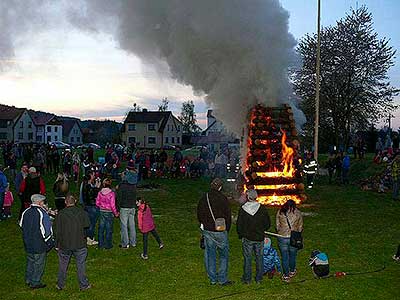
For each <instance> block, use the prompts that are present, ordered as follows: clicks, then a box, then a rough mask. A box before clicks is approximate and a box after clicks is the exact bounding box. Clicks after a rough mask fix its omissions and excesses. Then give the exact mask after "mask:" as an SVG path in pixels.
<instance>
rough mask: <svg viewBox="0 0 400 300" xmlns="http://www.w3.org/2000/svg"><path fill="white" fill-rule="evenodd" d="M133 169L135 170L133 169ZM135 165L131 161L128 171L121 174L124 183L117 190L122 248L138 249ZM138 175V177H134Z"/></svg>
mask: <svg viewBox="0 0 400 300" xmlns="http://www.w3.org/2000/svg"><path fill="white" fill-rule="evenodd" d="M132 168H133V169H132ZM134 168H135V164H134V163H133V161H130V162H129V163H128V166H127V170H126V171H124V172H123V173H122V174H121V180H122V182H121V183H120V184H119V186H118V189H117V200H116V201H117V209H118V211H119V213H120V217H119V218H120V225H121V244H120V248H122V249H128V248H129V247H136V228H135V207H136V183H137V173H135V170H134ZM135 174H136V177H135V176H134V175H135Z"/></svg>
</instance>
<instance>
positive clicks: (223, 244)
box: [197, 178, 303, 286]
mask: <svg viewBox="0 0 400 300" xmlns="http://www.w3.org/2000/svg"><path fill="white" fill-rule="evenodd" d="M222 188H223V182H222V180H221V179H219V178H215V179H214V180H213V181H212V182H211V189H210V191H209V192H207V193H205V194H204V195H203V196H202V198H201V199H200V201H199V203H198V206H197V218H198V221H199V223H200V229H201V232H202V235H203V238H204V248H205V249H204V263H205V267H206V272H207V275H208V278H209V280H210V284H211V285H216V284H220V285H223V286H225V285H231V284H233V281H231V280H230V279H229V276H228V266H229V238H228V233H229V231H230V229H231V224H232V219H231V218H232V216H231V209H230V203H229V200H228V199H227V197H226V196H225V195H224V194H223V193H222V192H221V191H222ZM257 196H258V195H257V192H256V191H255V190H252V189H249V190H247V191H246V192H245V194H244V195H243V196H242V197H241V198H240V204H241V208H240V210H239V214H238V218H237V226H236V229H237V233H238V237H239V239H241V241H242V250H243V275H242V278H241V281H242V282H243V283H245V284H249V283H250V282H251V280H252V276H251V274H252V268H251V265H252V256H253V255H254V257H255V261H256V275H255V282H256V283H261V281H262V280H263V277H264V275H268V277H269V278H272V277H273V276H274V274H275V273H278V272H281V263H280V259H279V257H278V256H277V254H276V251H274V249H273V248H272V247H271V240H270V239H269V238H267V237H266V236H265V232H266V231H267V230H268V229H269V227H270V226H271V223H270V218H269V214H268V210H267V208H266V207H265V206H263V205H261V204H260V203H259V202H257ZM220 219H223V220H224V226H222V228H221V227H220V226H217V223H219V222H218V220H220ZM276 228H277V233H278V236H279V237H278V246H279V250H280V253H281V257H282V272H283V274H282V280H283V281H285V282H289V281H290V280H291V278H293V277H294V276H296V274H297V269H296V257H297V250H298V249H297V248H295V247H293V246H292V245H291V244H290V232H291V231H292V230H294V231H299V232H301V231H303V219H302V215H301V213H300V211H299V210H298V209H297V208H296V204H295V202H294V201H293V200H288V201H287V202H286V203H285V204H284V205H283V206H282V208H281V209H280V210H279V211H278V212H277V215H276ZM218 256H219V257H218ZM217 261H218V262H219V269H218V271H217Z"/></svg>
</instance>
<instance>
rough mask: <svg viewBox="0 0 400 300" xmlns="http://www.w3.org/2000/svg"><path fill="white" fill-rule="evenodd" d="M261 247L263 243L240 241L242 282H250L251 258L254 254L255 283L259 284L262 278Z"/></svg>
mask: <svg viewBox="0 0 400 300" xmlns="http://www.w3.org/2000/svg"><path fill="white" fill-rule="evenodd" d="M263 246H264V242H263V241H261V242H258V241H250V240H248V239H245V238H243V239H242V250H243V259H244V262H243V277H242V281H244V282H250V281H251V258H252V254H253V252H254V256H255V259H256V282H260V281H261V280H262V278H263V273H264V268H263Z"/></svg>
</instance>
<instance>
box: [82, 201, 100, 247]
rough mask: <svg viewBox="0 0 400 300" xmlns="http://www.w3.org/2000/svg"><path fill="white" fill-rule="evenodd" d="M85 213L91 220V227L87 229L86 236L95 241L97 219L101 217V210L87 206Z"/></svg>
mask: <svg viewBox="0 0 400 300" xmlns="http://www.w3.org/2000/svg"><path fill="white" fill-rule="evenodd" d="M85 211H86V212H87V214H88V216H89V220H90V226H89V228H88V229H86V236H87V237H88V238H91V239H92V240H93V239H94V231H95V229H96V223H97V218H98V217H99V209H98V207H96V206H85Z"/></svg>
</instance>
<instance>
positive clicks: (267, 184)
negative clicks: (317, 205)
mask: <svg viewBox="0 0 400 300" xmlns="http://www.w3.org/2000/svg"><path fill="white" fill-rule="evenodd" d="M249 119H250V122H249V128H248V129H249V131H248V140H247V159H246V168H245V178H246V184H245V187H244V188H245V189H247V188H254V189H255V190H257V193H258V195H259V197H258V198H257V200H258V201H259V202H260V203H262V204H268V205H282V204H283V203H285V202H286V201H287V200H289V199H292V200H294V201H295V202H296V203H300V202H301V201H302V200H305V198H306V197H305V194H304V185H303V183H302V179H301V173H300V171H299V170H298V169H299V168H298V167H299V164H300V159H299V158H298V157H297V152H296V147H298V145H299V143H298V141H297V131H296V129H295V125H294V121H293V115H292V112H291V109H290V107H289V106H286V105H285V106H283V107H282V108H266V107H264V106H262V105H257V106H256V107H254V109H253V110H252V111H251V113H250V118H249Z"/></svg>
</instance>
